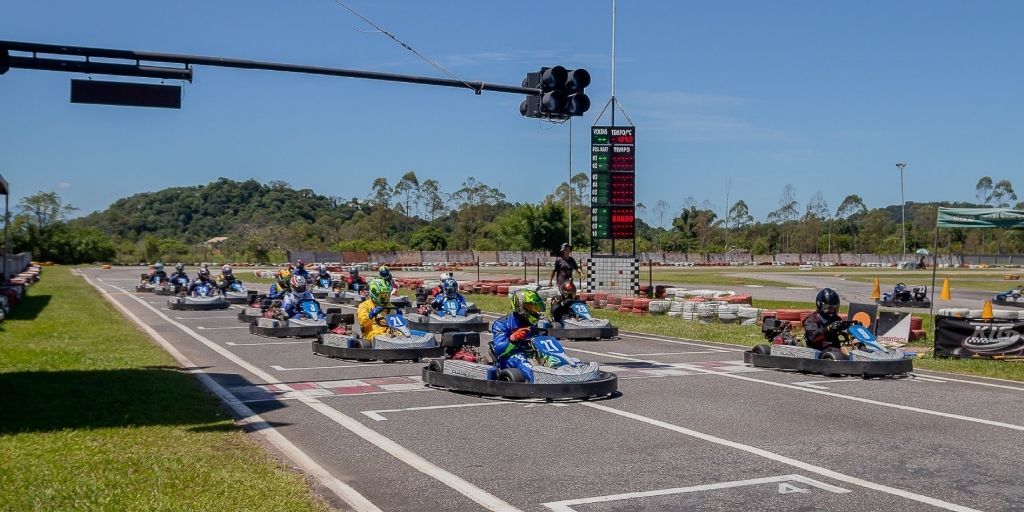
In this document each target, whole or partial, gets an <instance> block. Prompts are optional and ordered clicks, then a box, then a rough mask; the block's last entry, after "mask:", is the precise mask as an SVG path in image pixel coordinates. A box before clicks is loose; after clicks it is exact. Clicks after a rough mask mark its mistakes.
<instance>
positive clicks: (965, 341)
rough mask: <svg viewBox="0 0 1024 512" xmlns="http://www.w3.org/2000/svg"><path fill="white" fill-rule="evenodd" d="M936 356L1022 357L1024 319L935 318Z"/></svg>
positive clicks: (1023, 348)
mask: <svg viewBox="0 0 1024 512" xmlns="http://www.w3.org/2000/svg"><path fill="white" fill-rule="evenodd" d="M935 355H938V356H945V357H988V358H1021V357H1024V321H1020V320H1017V321H1013V320H981V319H971V318H954V317H938V318H936V319H935Z"/></svg>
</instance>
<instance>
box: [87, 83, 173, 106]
mask: <svg viewBox="0 0 1024 512" xmlns="http://www.w3.org/2000/svg"><path fill="white" fill-rule="evenodd" d="M71 103H90V104H94V105H117V106H123V107H156V108H179V109H180V108H181V86H180V85H161V84H133V83H129V82H104V81H100V80H71Z"/></svg>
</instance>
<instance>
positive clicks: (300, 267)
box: [292, 260, 311, 281]
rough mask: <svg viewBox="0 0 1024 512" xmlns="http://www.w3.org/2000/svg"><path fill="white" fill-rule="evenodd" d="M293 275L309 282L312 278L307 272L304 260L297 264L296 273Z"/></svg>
mask: <svg viewBox="0 0 1024 512" xmlns="http://www.w3.org/2000/svg"><path fill="white" fill-rule="evenodd" d="M292 273H293V274H295V275H297V276H302V278H303V279H305V280H306V281H309V280H310V278H311V277H310V275H309V271H308V270H306V263H305V262H304V261H302V260H299V261H298V262H297V263H296V264H295V272H292Z"/></svg>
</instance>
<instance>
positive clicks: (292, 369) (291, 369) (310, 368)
mask: <svg viewBox="0 0 1024 512" xmlns="http://www.w3.org/2000/svg"><path fill="white" fill-rule="evenodd" d="M379 364H380V363H378V364H340V365H335V366H310V367H308V368H283V367H281V366H277V365H276V364H272V365H270V367H271V368H273V369H275V370H277V371H279V372H291V371H295V370H325V369H328V368H355V367H357V366H378V365H379Z"/></svg>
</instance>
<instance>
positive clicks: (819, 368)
mask: <svg viewBox="0 0 1024 512" xmlns="http://www.w3.org/2000/svg"><path fill="white" fill-rule="evenodd" d="M743 362H744V363H746V364H749V365H752V366H754V367H755V368H773V369H776V370H794V371H798V372H803V373H817V374H821V375H860V376H863V377H887V376H890V375H899V374H906V373H910V372H912V371H914V362H913V361H912V360H910V359H899V360H895V361H831V360H828V359H810V358H805V357H784V356H773V355H762V354H755V353H753V352H752V351H749V350H748V351H746V352H744V353H743Z"/></svg>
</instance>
